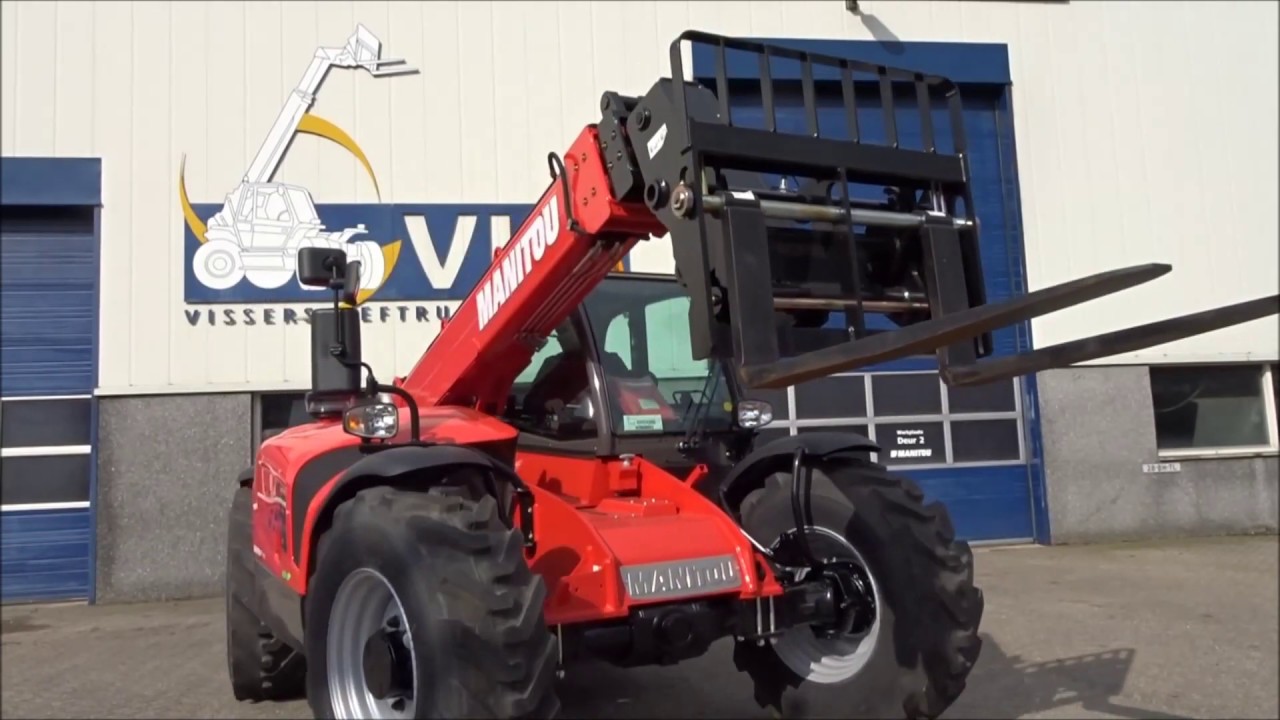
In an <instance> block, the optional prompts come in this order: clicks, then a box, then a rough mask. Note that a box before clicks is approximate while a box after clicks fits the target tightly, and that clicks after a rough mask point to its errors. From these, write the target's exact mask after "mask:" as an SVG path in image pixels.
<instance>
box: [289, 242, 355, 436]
mask: <svg viewBox="0 0 1280 720" xmlns="http://www.w3.org/2000/svg"><path fill="white" fill-rule="evenodd" d="M298 281H299V282H301V283H302V284H303V285H307V286H309V287H317V288H326V289H329V290H331V291H333V307H331V308H325V309H323V310H316V311H315V312H313V313H312V315H311V392H308V393H307V395H306V399H305V403H306V408H307V412H308V413H309V414H311V415H313V416H315V417H331V416H334V415H341V414H342V413H343V412H344V411H345V410H346V409H347V408H348V407H350V406H351V403H352V402H353V401H354V400H356V399H357V398H358V397H360V395H361V393H362V392H363V390H364V383H363V382H362V377H363V372H364V367H363V365H362V361H361V357H360V311H359V310H357V309H356V307H355V304H356V296H357V294H358V293H359V291H360V263H359V262H350V263H349V262H347V254H346V253H345V252H343V251H342V250H339V249H334V248H324V247H308V248H303V249H301V250H299V251H298ZM343 303H345V304H346V307H343Z"/></svg>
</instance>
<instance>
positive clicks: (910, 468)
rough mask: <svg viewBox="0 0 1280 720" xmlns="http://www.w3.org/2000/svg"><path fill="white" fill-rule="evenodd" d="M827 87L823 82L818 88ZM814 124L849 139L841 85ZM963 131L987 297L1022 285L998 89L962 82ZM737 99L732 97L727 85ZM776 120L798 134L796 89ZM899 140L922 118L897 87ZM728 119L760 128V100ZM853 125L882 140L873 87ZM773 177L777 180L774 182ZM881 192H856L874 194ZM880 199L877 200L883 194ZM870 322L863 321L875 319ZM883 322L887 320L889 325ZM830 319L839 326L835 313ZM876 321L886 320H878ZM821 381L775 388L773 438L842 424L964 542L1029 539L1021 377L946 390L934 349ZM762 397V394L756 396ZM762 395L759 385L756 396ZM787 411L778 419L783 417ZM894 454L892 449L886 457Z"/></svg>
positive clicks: (1017, 334)
mask: <svg viewBox="0 0 1280 720" xmlns="http://www.w3.org/2000/svg"><path fill="white" fill-rule="evenodd" d="M824 85H826V86H827V89H825V90H824V88H823V86H824ZM818 88H819V90H818V97H819V107H820V109H819V118H818V119H819V128H820V130H821V132H822V134H823V136H824V137H833V138H839V137H842V136H844V137H847V130H844V127H845V124H844V109H843V100H842V98H841V95H840V94H839V89H838V86H837V87H835V88H831V86H830V85H829V84H826V83H818ZM961 93H962V96H963V98H964V102H965V111H964V122H965V129H966V134H967V138H968V147H969V159H970V171H971V173H972V177H973V194H974V204H975V206H976V211H977V213H978V216H979V218H980V219H981V223H982V225H981V227H982V235H981V238H982V262H983V271H984V274H985V278H986V284H987V295H988V298H989V300H990V301H997V300H1000V299H1003V298H1007V297H1010V296H1012V295H1015V294H1020V293H1022V292H1023V288H1024V283H1023V280H1022V277H1023V270H1022V267H1023V262H1022V245H1021V240H1020V236H1019V235H1018V233H1017V232H1015V228H1014V227H1013V226H1014V225H1015V223H1016V220H1015V219H1014V218H1016V217H1017V213H1016V208H1015V207H1014V203H1015V202H1016V200H1015V197H1016V195H1015V194H1014V190H1013V188H1014V182H1015V181H1014V177H1013V175H1014V174H1013V172H1012V165H1011V162H1012V157H1013V147H1012V133H1011V130H1010V129H1009V127H1010V125H1009V123H1010V120H1009V116H1008V113H1007V112H1006V111H1005V110H1004V109H1003V108H1002V103H1001V98H1002V97H1003V95H1002V93H1003V88H1002V87H995V86H977V85H975V86H969V87H963V88H962V90H961ZM734 94H735V95H737V93H736V92H735V93H734ZM775 103H776V117H777V127H778V129H779V130H780V131H784V132H790V133H800V134H803V133H804V130H805V119H804V115H803V104H802V103H801V100H800V96H799V88H798V87H796V88H794V90H792V91H791V92H779V93H777V94H776V96H775ZM894 104H895V107H896V118H897V126H898V139H899V142H900V144H901V145H902V146H903V147H906V148H912V149H919V148H921V146H922V143H921V137H920V115H919V111H918V110H917V105H916V102H915V97H914V91H913V90H910V89H907V90H905V91H901V92H899V93H897V94H896V97H895V100H894ZM945 108H946V106H945V105H944V104H942V103H941V102H938V103H935V105H934V112H933V125H934V129H935V136H936V138H937V143H938V147H939V150H940V151H943V152H951V148H952V143H951V136H950V124H949V121H948V118H947V115H946V109H945ZM732 112H733V122H734V124H735V125H745V126H749V127H759V128H763V127H764V125H763V111H762V109H761V105H760V100H759V97H758V96H755V97H752V96H750V95H747V94H746V93H743V95H742V97H740V98H735V100H734V105H733V107H732ZM858 121H859V129H860V133H861V136H862V140H863V141H864V142H869V143H877V144H882V143H884V142H885V126H884V116H883V110H882V105H881V102H880V97H879V92H878V89H877V88H876V87H875V86H870V87H867V88H865V91H863V90H862V89H860V90H859V92H858ZM772 180H773V181H774V182H775V183H776V182H777V181H778V180H779V179H778V178H772ZM868 190H870V191H871V192H878V191H879V189H878V188H876V189H862V188H859V189H855V190H854V192H853V194H854V196H855V197H864V198H868V199H872V198H874V197H875V196H874V195H870V194H868ZM882 198H883V196H880V198H879V199H882ZM873 320H874V318H873V317H872V316H868V322H869V324H871V325H872V327H875V326H876V325H875V323H874V322H873ZM885 322H887V321H885ZM832 323H833V324H835V323H841V326H842V323H843V318H840V317H836V318H833V319H832ZM881 326H883V324H882V325H881ZM1028 337H1029V335H1028V332H1027V330H1026V328H1025V326H1023V327H1011V328H1005V329H1002V330H1000V331H999V332H997V333H996V334H995V338H994V340H995V353H996V354H997V355H1004V354H1009V353H1013V352H1015V351H1018V350H1020V349H1026V348H1027V347H1028V342H1027V338H1028ZM866 370H867V372H864V373H859V374H850V375H842V376H835V377H829V378H822V379H819V380H816V381H813V382H809V383H805V384H803V385H801V386H798V387H793V388H788V389H787V390H786V391H785V393H784V392H782V391H778V392H776V393H774V394H773V395H772V397H769V398H767V399H770V400H771V401H772V402H773V404H774V407H775V408H785V409H786V411H785V412H778V413H776V415H777V416H778V418H779V419H778V420H775V424H776V427H775V428H773V429H772V430H771V433H772V434H773V435H775V436H776V435H779V434H790V433H803V432H807V431H810V432H811V431H814V430H830V429H833V428H846V429H850V430H853V431H857V432H861V433H863V434H867V435H869V436H871V437H872V439H874V440H876V441H877V442H878V443H879V444H880V446H881V447H882V448H883V449H884V450H885V451H886V452H885V453H882V454H881V456H880V457H878V458H877V459H878V460H879V461H880V462H883V463H885V464H887V465H889V466H890V467H894V468H897V469H900V470H902V471H904V472H905V474H906V475H908V476H909V477H911V478H912V479H913V480H915V481H916V482H917V483H919V485H920V486H921V488H922V489H923V490H924V491H925V493H926V495H928V496H929V497H930V498H932V499H937V500H941V501H942V502H943V503H945V504H946V505H947V507H948V509H949V510H950V512H951V514H952V516H953V519H954V522H955V526H956V531H957V534H958V535H960V536H961V537H963V538H964V539H967V540H971V541H1021V540H1030V539H1032V538H1033V537H1034V536H1035V528H1034V514H1033V511H1032V497H1033V495H1032V492H1031V487H1032V478H1033V476H1032V473H1031V463H1032V461H1033V458H1032V457H1031V448H1032V444H1031V443H1030V442H1027V441H1026V437H1027V434H1026V423H1025V422H1024V415H1023V412H1022V408H1023V405H1024V404H1026V400H1025V399H1024V392H1023V385H1022V381H1021V380H1016V381H1008V382H1001V383H994V384H991V385H987V386H982V387H977V388H961V389H953V390H948V389H947V388H946V387H945V386H943V385H942V383H941V382H940V380H939V378H938V373H937V363H936V362H935V361H934V360H933V358H932V357H927V358H912V359H909V360H905V361H900V362H895V363H888V364H885V365H881V366H875V367H871V368H867V369H866ZM757 394H762V393H757ZM764 394H767V393H764ZM784 415H785V417H783V416H784ZM890 452H892V454H893V455H895V456H896V457H886V455H887V454H888V453H890Z"/></svg>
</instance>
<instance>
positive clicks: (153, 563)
mask: <svg viewBox="0 0 1280 720" xmlns="http://www.w3.org/2000/svg"><path fill="white" fill-rule="evenodd" d="M252 408H253V404H252V399H251V396H249V395H247V394H237V395H227V394H219V395H165V396H161V395H152V396H147V397H130V398H113V397H104V398H102V399H101V403H100V412H99V421H98V422H99V433H98V437H99V438H100V440H99V446H100V448H99V454H98V497H97V502H98V510H97V512H98V532H97V541H98V548H97V553H98V577H97V592H98V602H100V603H108V602H131V601H149V600H176V599H183V598H193V597H206V596H212V595H217V594H219V593H221V592H222V576H223V571H224V563H225V560H224V557H225V552H224V548H225V543H226V527H227V510H228V508H229V507H230V502H231V496H232V493H233V490H234V488H235V478H236V475H237V474H238V473H239V472H240V471H241V470H243V469H244V468H245V467H247V466H248V464H249V462H250V458H251V448H250V442H251V436H252V434H253V431H252V426H253V423H252V417H253V416H252Z"/></svg>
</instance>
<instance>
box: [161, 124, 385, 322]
mask: <svg viewBox="0 0 1280 720" xmlns="http://www.w3.org/2000/svg"><path fill="white" fill-rule="evenodd" d="M297 131H298V132H300V133H306V134H308V135H316V136H319V137H322V138H324V139H326V140H329V141H330V142H333V143H336V144H338V145H340V146H342V148H343V149H345V150H346V151H347V152H349V153H351V154H352V155H354V156H355V158H356V159H357V160H359V161H360V164H361V165H363V166H364V169H365V172H367V173H368V174H369V179H370V180H372V181H373V190H374V192H375V193H376V194H377V196H378V200H379V201H381V200H382V190H381V188H379V187H378V177H377V176H376V175H374V172H373V166H372V165H370V164H369V158H368V157H366V156H365V154H364V151H363V150H361V149H360V146H359V145H358V144H356V141H355V140H353V139H352V138H351V136H350V135H348V134H347V133H346V132H345V131H343V130H342V128H340V127H338V126H337V125H334V124H333V123H331V122H329V121H328V120H325V119H324V118H322V117H318V116H316V115H312V114H311V113H307V114H305V115H303V116H302V119H301V120H300V121H299V122H298V130H297ZM186 169H187V158H186V156H185V155H184V156H183V157H182V161H181V163H180V164H179V165H178V198H179V200H180V201H181V202H182V217H183V218H184V219H185V220H186V223H187V228H188V229H190V230H191V234H192V235H195V237H196V240H198V241H199V242H200V243H201V244H203V243H205V242H206V241H207V238H206V237H205V233H206V232H207V227H206V226H205V223H204V221H203V220H201V219H200V216H199V215H197V214H196V211H195V208H193V207H191V200H190V198H188V197H187V182H186ZM400 245H401V241H400V240H396V241H394V242H390V243H387V244H386V245H383V246H382V259H383V265H382V266H383V268H384V269H383V271H382V280H381V281H380V282H379V283H378V287H379V288H380V287H382V286H383V285H384V284H385V283H386V282H387V279H388V278H390V277H391V271H392V270H393V269H395V266H396V260H398V259H399V257H400ZM377 291H378V289H377V288H374V289H372V290H361V291H360V293H359V294H358V295H357V296H356V304H357V305H359V304H361V303H363V302H365V301H366V300H368V299H369V298H370V297H372V296H373V294H374V293H376V292H377Z"/></svg>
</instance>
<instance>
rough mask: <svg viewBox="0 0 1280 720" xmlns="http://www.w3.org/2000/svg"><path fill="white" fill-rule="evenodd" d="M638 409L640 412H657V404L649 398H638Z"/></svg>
mask: <svg viewBox="0 0 1280 720" xmlns="http://www.w3.org/2000/svg"><path fill="white" fill-rule="evenodd" d="M640 409H641V410H657V409H658V403H657V402H656V401H654V400H650V399H649V398H640Z"/></svg>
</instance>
